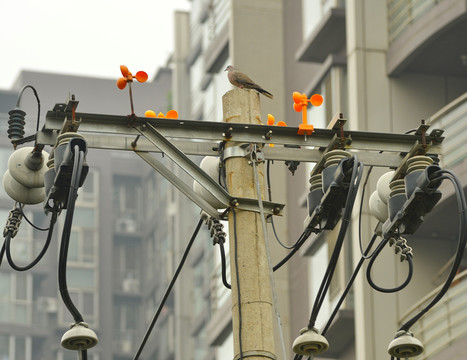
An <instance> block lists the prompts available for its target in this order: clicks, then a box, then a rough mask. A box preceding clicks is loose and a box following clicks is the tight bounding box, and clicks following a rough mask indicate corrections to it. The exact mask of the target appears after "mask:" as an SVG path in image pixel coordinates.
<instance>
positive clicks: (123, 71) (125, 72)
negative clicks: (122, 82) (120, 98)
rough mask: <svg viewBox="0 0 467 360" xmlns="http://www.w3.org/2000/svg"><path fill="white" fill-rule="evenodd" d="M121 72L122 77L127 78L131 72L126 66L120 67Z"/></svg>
mask: <svg viewBox="0 0 467 360" xmlns="http://www.w3.org/2000/svg"><path fill="white" fill-rule="evenodd" d="M120 71H121V72H122V75H123V76H124V77H127V76H128V74H129V73H130V70H128V68H127V67H126V66H125V65H120Z"/></svg>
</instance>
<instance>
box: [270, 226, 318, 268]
mask: <svg viewBox="0 0 467 360" xmlns="http://www.w3.org/2000/svg"><path fill="white" fill-rule="evenodd" d="M312 232H313V229H306V230H305V231H304V232H303V233H302V235H300V237H299V238H298V240H297V242H296V243H295V244H294V247H293V249H292V251H290V252H289V253H288V254H287V255H286V256H285V257H284V258H283V259H282V260H281V261H279V262H278V263H277V265H275V266H274V267H273V268H272V270H273V271H277V270H279V269H280V268H281V267H282V266H283V265H284V264H285V263H286V262H287V261H289V259H290V258H291V257H292V256H293V255H294V254H295V253H296V252H297V251H298V250H299V249H300V247H301V246H302V245H303V244H304V243H305V241H306V240H307V239H308V237H309V236H310V234H311V233H312Z"/></svg>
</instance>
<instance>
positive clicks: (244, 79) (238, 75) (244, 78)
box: [233, 71, 258, 87]
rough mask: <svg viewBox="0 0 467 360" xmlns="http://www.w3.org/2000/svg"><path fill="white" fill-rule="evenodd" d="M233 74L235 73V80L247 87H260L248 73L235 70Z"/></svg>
mask: <svg viewBox="0 0 467 360" xmlns="http://www.w3.org/2000/svg"><path fill="white" fill-rule="evenodd" d="M233 75H234V79H235V81H236V82H238V83H239V84H242V85H243V86H245V87H258V85H257V84H256V83H255V82H254V81H253V80H251V79H250V78H249V77H248V75H246V74H244V73H242V72H240V71H234V73H233Z"/></svg>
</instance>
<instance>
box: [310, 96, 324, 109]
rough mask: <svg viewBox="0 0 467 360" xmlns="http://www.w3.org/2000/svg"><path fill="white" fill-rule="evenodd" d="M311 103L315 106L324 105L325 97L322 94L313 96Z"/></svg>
mask: <svg viewBox="0 0 467 360" xmlns="http://www.w3.org/2000/svg"><path fill="white" fill-rule="evenodd" d="M310 102H311V105H313V106H320V105H321V104H322V103H323V97H322V96H321V95H320V94H314V95H311V98H310Z"/></svg>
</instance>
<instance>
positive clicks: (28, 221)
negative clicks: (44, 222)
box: [18, 204, 49, 231]
mask: <svg viewBox="0 0 467 360" xmlns="http://www.w3.org/2000/svg"><path fill="white" fill-rule="evenodd" d="M23 206H24V204H20V205H19V207H18V209H19V211H20V212H21V215H22V216H23V218H24V220H26V221H27V223H28V224H29V225H31V226H32V227H33V228H34V229H36V230H39V231H47V230H49V228H41V227H39V226H37V225H34V224H33V223H32V221H31V220H29V219H28V217H27V216H26V214H25V213H24V211H23Z"/></svg>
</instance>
